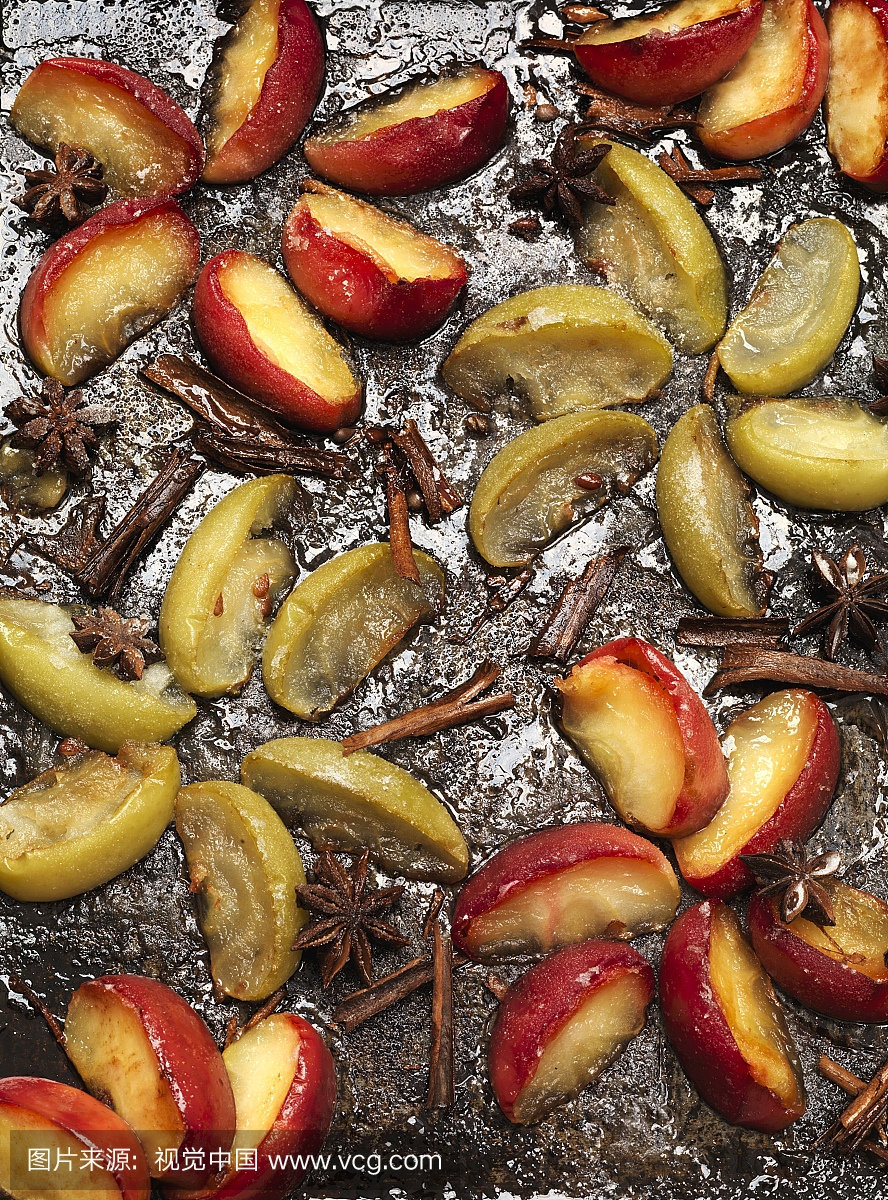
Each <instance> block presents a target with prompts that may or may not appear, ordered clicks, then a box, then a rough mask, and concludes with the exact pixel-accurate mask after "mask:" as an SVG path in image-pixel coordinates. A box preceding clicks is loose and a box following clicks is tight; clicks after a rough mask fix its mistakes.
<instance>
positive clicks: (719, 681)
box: [703, 645, 888, 696]
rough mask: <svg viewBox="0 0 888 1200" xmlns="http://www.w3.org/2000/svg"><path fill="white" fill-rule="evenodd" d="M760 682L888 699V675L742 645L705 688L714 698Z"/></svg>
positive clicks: (730, 648)
mask: <svg viewBox="0 0 888 1200" xmlns="http://www.w3.org/2000/svg"><path fill="white" fill-rule="evenodd" d="M759 680H773V681H774V682H776V683H790V684H793V685H795V686H797V687H808V688H825V689H828V690H830V691H836V692H866V693H869V694H871V695H874V696H888V675H873V674H871V673H870V672H869V671H856V670H853V669H852V668H851V667H843V666H841V665H840V664H839V663H832V662H827V661H826V660H825V659H823V658H812V657H809V656H807V655H801V654H787V653H784V652H783V651H780V650H767V649H762V648H761V647H759V646H742V645H741V646H728V647H727V649H726V650H725V652H724V654H723V656H722V661H721V667H720V669H719V670H718V671H717V672H716V674H715V675H713V677H712V678H711V679H710V681H709V683H708V684H707V685H706V687H705V688H704V689H703V694H704V696H711V695H713V694H714V693H715V692H718V691H721V689H722V688H727V687H733V685H734V684H736V683H753V682H757V681H759Z"/></svg>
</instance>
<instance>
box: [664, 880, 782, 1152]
mask: <svg viewBox="0 0 888 1200" xmlns="http://www.w3.org/2000/svg"><path fill="white" fill-rule="evenodd" d="M721 903H722V902H721V901H720V900H702V901H701V902H700V903H699V904H695V905H694V907H693V908H689V909H687V911H686V912H683V913H682V915H681V916H680V917H679V918H678V920H677V921H676V922H675V924H674V925H673V926H672V928H671V929H670V930H669V934H668V936H667V938H666V944H665V946H664V947H663V957H662V959H661V960H660V1007H661V1009H662V1011H663V1023H664V1025H665V1027H666V1034H667V1036H668V1038H669V1041H670V1042H671V1043H672V1047H673V1049H674V1050H675V1053H676V1055H677V1056H678V1060H679V1062H680V1063H681V1065H682V1068H683V1070H684V1072H685V1074H686V1075H687V1076H688V1078H689V1079H690V1081H691V1083H693V1085H694V1087H695V1088H696V1089H697V1091H698V1092H699V1093H700V1095H701V1096H702V1097H703V1099H704V1100H705V1101H706V1103H707V1104H709V1105H711V1106H712V1108H714V1109H715V1110H716V1112H718V1113H720V1114H721V1115H722V1116H723V1117H724V1118H725V1120H727V1121H730V1123H731V1124H732V1125H743V1126H744V1127H745V1128H747V1129H758V1130H760V1131H761V1132H762V1133H777V1132H779V1131H780V1130H781V1129H785V1128H786V1127H787V1126H788V1125H791V1124H792V1123H793V1121H796V1120H798V1118H799V1117H800V1116H801V1115H802V1112H803V1111H804V1108H803V1109H802V1112H799V1111H795V1110H793V1109H789V1108H787V1106H786V1105H785V1104H784V1103H783V1102H782V1101H781V1100H780V1098H779V1097H778V1096H776V1095H775V1094H774V1092H772V1091H771V1090H770V1088H766V1087H764V1086H763V1085H762V1084H760V1083H757V1082H756V1080H755V1079H753V1077H752V1074H751V1072H750V1069H749V1064H748V1063H747V1062H746V1060H745V1059H744V1057H743V1055H742V1054H741V1053H740V1048H739V1046H738V1045H737V1042H736V1040H735V1038H734V1035H733V1033H732V1032H731V1027H730V1026H729V1025H728V1022H727V1019H726V1018H725V1015H724V1013H723V1012H722V1009H721V1006H720V1004H719V1002H718V999H717V997H716V994H715V991H714V989H713V986H712V982H711V979H710V973H709V945H710V936H711V932H712V917H713V913H714V912H715V911H716V910H717V906H720V905H721Z"/></svg>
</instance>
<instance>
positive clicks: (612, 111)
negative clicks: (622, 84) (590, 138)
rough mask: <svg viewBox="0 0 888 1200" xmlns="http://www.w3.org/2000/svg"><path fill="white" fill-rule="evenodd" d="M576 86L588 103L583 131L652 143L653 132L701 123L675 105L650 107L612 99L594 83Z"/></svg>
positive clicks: (685, 109) (611, 96) (684, 109)
mask: <svg viewBox="0 0 888 1200" xmlns="http://www.w3.org/2000/svg"><path fill="white" fill-rule="evenodd" d="M574 86H575V87H576V90H577V91H578V92H580V93H581V94H582V95H584V96H587V97H588V100H589V104H588V108H587V109H586V112H585V114H584V116H583V120H582V122H581V125H580V127H581V129H588V130H604V131H610V132H612V133H624V134H628V136H629V137H633V138H635V139H636V140H637V141H639V142H645V143H647V144H650V142H651V141H652V140H653V138H652V135H653V134H654V133H661V132H663V131H664V130H669V129H683V128H687V127H690V126H694V125H696V124H697V123H698V122H697V117H696V115H695V114H694V113H693V112H691V110H690V109H687V108H678V107H676V106H675V105H671V106H670V105H663V106H662V107H659V108H657V107H647V106H645V105H643V104H633V103H632V102H631V101H630V100H623V99H621V98H620V97H619V96H613V95H611V93H610V92H604V91H602V90H601V88H597V87H594V86H593V85H592V84H588V83H583V82H580V83H576V84H575V85H574Z"/></svg>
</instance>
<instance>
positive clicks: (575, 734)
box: [556, 638, 728, 838]
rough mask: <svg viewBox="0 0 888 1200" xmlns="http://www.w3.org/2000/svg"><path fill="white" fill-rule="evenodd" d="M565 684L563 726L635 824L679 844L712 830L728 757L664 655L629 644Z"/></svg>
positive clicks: (591, 662) (623, 642)
mask: <svg viewBox="0 0 888 1200" xmlns="http://www.w3.org/2000/svg"><path fill="white" fill-rule="evenodd" d="M556 686H557V688H558V690H559V691H560V693H561V702H562V703H561V709H562V711H561V724H562V728H563V729H564V731H565V733H566V734H567V735H568V737H569V738H570V739H571V741H572V742H573V743H574V744H575V745H576V746H577V748H578V749H579V751H580V753H581V754H582V756H583V758H585V759H586V761H587V762H589V764H590V765H591V766H592V767H593V768H594V770H595V771H596V773H597V774H598V776H599V778H600V779H601V782H602V784H603V785H604V788H605V791H606V792H607V794H608V796H609V797H610V800H611V802H612V803H613V805H614V807H615V808H616V810H617V812H618V813H619V814H620V816H621V817H622V818H623V820H624V821H625V822H626V823H627V824H629V825H633V826H635V827H636V828H638V829H642V830H644V831H645V832H647V833H653V834H655V835H656V836H657V837H671V838H681V837H685V836H687V835H689V834H692V833H695V832H696V831H697V830H699V829H703V828H704V827H705V826H707V825H708V824H709V822H710V821H711V820H712V819H713V817H714V816H715V814H716V813H717V812H718V810H719V808H720V806H721V804H722V802H723V801H724V799H725V797H726V796H727V794H728V775H727V771H726V768H725V761H724V757H723V755H722V752H721V748H720V746H719V744H718V735H717V734H716V731H715V726H714V725H713V724H712V719H711V717H710V716H709V713H708V712H707V711H706V708H705V706H704V704H703V701H702V700H701V699H700V697H699V696H698V695H697V693H696V692H695V691H694V690H693V689H692V688H691V686H690V685H689V684H688V682H687V680H686V679H685V678H684V676H683V675H682V673H681V672H680V671H679V670H678V668H677V667H676V666H675V665H674V664H673V663H671V662H670V661H669V659H668V658H666V657H665V655H663V654H661V653H660V651H659V650H657V649H656V648H655V647H654V646H651V645H650V643H648V642H645V641H642V639H641V638H620V639H618V640H617V641H615V642H608V643H607V645H604V646H601V647H600V648H599V649H598V650H593V651H592V653H591V654H588V655H587V656H586V657H585V658H584V659H583V660H582V661H581V662H579V663H578V664H577V665H576V666H575V667H574V668H573V670H572V671H571V673H570V675H569V676H568V677H567V679H562V680H556Z"/></svg>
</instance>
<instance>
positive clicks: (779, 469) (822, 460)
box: [725, 396, 888, 512]
mask: <svg viewBox="0 0 888 1200" xmlns="http://www.w3.org/2000/svg"><path fill="white" fill-rule="evenodd" d="M725 436H726V437H727V440H728V445H729V446H730V448H731V454H732V455H733V456H734V458H735V459H736V460H737V462H738V464H739V465H740V466H741V467H742V469H743V470H744V471H745V472H746V474H747V475H748V476H749V477H750V478H751V479H754V480H755V482H756V483H758V484H761V486H762V487H765V488H767V489H768V491H769V492H773V493H774V495H775V496H779V498H780V499H781V500H785V501H786V502H787V504H794V505H796V506H797V507H798V508H815V509H816V508H823V509H833V510H838V511H839V512H863V511H865V510H866V509H869V508H878V507H879V505H881V504H885V503H886V502H888V425H886V424H885V422H884V421H880V420H879V419H878V418H877V417H874V416H873V414H872V413H869V412H867V411H866V410H865V409H863V408H861V406H860V404H859V403H858V402H857V401H856V400H850V399H846V398H843V397H841V396H823V397H814V396H804V397H798V398H795V397H792V398H790V399H788V400H770V399H762V400H747V401H745V402H742V401H741V402H736V403H735V405H734V412H733V415H732V416H731V417H730V418H729V419H728V423H727V426H726V428H725Z"/></svg>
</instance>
